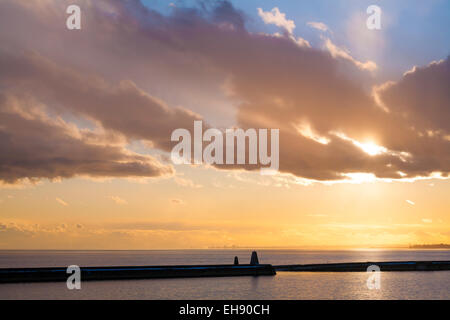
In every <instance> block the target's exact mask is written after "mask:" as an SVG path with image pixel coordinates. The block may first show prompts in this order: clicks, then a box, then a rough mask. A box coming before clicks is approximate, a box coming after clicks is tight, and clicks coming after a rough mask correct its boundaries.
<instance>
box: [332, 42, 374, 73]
mask: <svg viewBox="0 0 450 320" xmlns="http://www.w3.org/2000/svg"><path fill="white" fill-rule="evenodd" d="M325 47H326V48H327V49H328V51H330V53H331V55H332V56H333V57H340V58H343V59H345V60H348V61H351V62H352V63H354V64H355V65H356V66H357V67H358V68H360V69H362V70H368V71H375V70H376V69H377V64H376V63H375V62H373V61H366V62H361V61H358V60H356V59H355V58H353V57H352V56H351V55H350V53H348V52H347V51H346V50H344V49H342V48H339V47H338V46H336V45H335V44H334V43H333V42H332V41H331V40H330V39H326V40H325Z"/></svg>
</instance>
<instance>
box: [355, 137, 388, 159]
mask: <svg viewBox="0 0 450 320" xmlns="http://www.w3.org/2000/svg"><path fill="white" fill-rule="evenodd" d="M353 143H354V144H355V145H356V146H357V147H359V148H361V149H362V151H364V152H365V153H367V154H368V155H371V156H376V155H379V154H382V153H385V152H387V149H386V148H385V147H383V146H379V145H377V144H376V143H374V142H366V143H361V142H358V141H354V142H353Z"/></svg>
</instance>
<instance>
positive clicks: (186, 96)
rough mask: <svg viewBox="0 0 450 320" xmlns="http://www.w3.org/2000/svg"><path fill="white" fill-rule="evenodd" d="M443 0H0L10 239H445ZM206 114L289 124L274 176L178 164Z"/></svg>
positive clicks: (226, 242)
mask: <svg viewBox="0 0 450 320" xmlns="http://www.w3.org/2000/svg"><path fill="white" fill-rule="evenodd" d="M71 4H76V5H78V6H79V7H80V9H81V29H80V30H68V28H67V27H66V19H67V18H68V17H69V15H70V14H67V13H66V9H67V7H68V6H69V5H71ZM374 4H375V5H377V6H379V7H380V8H381V20H380V21H381V28H380V29H379V30H369V29H368V28H367V26H366V20H367V18H368V17H369V14H367V12H366V9H367V7H368V6H370V5H374ZM449 9H450V4H449V2H448V1H438V0H435V1H427V2H423V1H378V0H372V1H356V0H355V1H352V0H346V1H344V0H340V1H331V0H319V1H308V2H304V1H287V0H279V1H268V0H267V1H254V0H248V1H162V0H143V1H142V2H140V1H138V0H129V1H119V0H96V1H90V0H70V1H69V0H67V1H66V0H40V1H32V2H30V1H25V0H19V1H17V0H14V1H13V0H3V1H1V2H0V43H1V46H0V249H183V248H211V247H231V246H237V247H252V248H257V247H304V248H337V247H339V248H341V247H342V248H362V247H364V248H368V247H393V246H403V247H404V246H408V245H409V244H423V243H427V244H431V243H449V242H450V220H449V214H450V198H449V197H448V194H450V183H449V173H450V126H449V124H450V121H449V120H450V91H449V90H448V87H449V81H450V59H449V58H448V56H449V53H450V35H449V33H448V31H447V30H449V27H450V25H449V24H450V10H449ZM200 120H201V121H202V123H203V126H204V128H205V129H207V128H218V129H219V130H225V129H226V128H243V129H249V128H267V129H278V130H279V139H280V140H279V170H278V172H277V173H275V174H272V175H262V174H261V173H260V170H259V169H260V166H258V165H250V164H248V163H246V164H240V165H223V164H214V165H207V164H175V163H173V161H172V160H171V157H170V155H171V150H172V148H173V147H174V145H175V143H174V142H173V141H171V134H172V132H173V131H174V130H175V129H178V128H184V129H187V130H188V131H190V132H193V127H194V121H200Z"/></svg>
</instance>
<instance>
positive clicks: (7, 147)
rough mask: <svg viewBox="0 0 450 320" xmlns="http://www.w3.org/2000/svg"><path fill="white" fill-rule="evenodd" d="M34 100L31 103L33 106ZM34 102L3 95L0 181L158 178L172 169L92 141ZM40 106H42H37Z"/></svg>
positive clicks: (121, 148) (117, 147)
mask: <svg viewBox="0 0 450 320" xmlns="http://www.w3.org/2000/svg"><path fill="white" fill-rule="evenodd" d="M30 104H31V105H30ZM33 106H36V105H33V102H32V101H27V100H26V99H19V98H17V97H10V96H5V95H4V94H0V180H1V181H3V182H6V183H15V182H17V181H19V180H21V179H24V178H28V179H30V180H39V179H42V178H48V179H57V178H70V177H74V176H79V175H85V176H91V177H156V176H161V175H167V174H171V173H172V168H171V167H170V166H164V165H162V164H160V163H158V162H157V161H156V160H155V159H153V158H152V157H149V156H142V155H138V154H133V153H131V152H129V151H127V150H125V149H124V148H123V147H121V146H114V145H113V146H111V145H108V144H107V143H106V142H104V143H103V144H98V143H92V141H96V140H97V142H98V141H101V140H102V137H100V136H99V137H97V139H95V137H94V139H93V137H92V135H93V133H89V134H88V136H86V135H85V134H84V133H83V132H79V131H78V130H76V129H75V128H73V127H70V126H69V125H68V124H66V123H65V122H63V121H62V120H61V119H59V121H52V120H50V119H48V118H46V117H45V116H44V115H42V114H39V113H38V114H33V112H32V111H30V110H26V109H25V107H33ZM37 107H39V106H38V105H37Z"/></svg>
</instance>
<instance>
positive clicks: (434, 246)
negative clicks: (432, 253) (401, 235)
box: [409, 243, 450, 249]
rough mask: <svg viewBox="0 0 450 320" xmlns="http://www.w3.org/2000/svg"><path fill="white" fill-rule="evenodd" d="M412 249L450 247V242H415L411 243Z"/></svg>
mask: <svg viewBox="0 0 450 320" xmlns="http://www.w3.org/2000/svg"><path fill="white" fill-rule="evenodd" d="M409 248H410V249H450V244H445V243H439V244H413V245H411V244H410V245H409Z"/></svg>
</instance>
